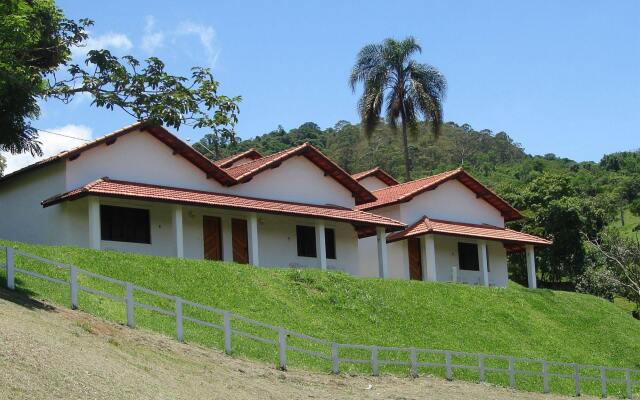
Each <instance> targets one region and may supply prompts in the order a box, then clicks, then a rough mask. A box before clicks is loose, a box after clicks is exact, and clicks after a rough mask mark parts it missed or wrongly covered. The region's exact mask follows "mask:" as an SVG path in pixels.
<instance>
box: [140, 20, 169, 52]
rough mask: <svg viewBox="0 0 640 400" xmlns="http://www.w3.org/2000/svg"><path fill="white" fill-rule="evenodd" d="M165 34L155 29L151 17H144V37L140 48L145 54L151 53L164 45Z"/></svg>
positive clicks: (154, 21) (154, 22) (154, 23)
mask: <svg viewBox="0 0 640 400" xmlns="http://www.w3.org/2000/svg"><path fill="white" fill-rule="evenodd" d="M164 39H165V34H164V32H162V31H159V30H157V29H156V18H155V17H154V16H153V15H147V16H146V17H145V25H144V36H142V44H141V45H140V47H141V48H142V50H144V51H146V52H147V53H153V52H154V51H155V50H156V49H157V48H159V47H162V46H163V45H164Z"/></svg>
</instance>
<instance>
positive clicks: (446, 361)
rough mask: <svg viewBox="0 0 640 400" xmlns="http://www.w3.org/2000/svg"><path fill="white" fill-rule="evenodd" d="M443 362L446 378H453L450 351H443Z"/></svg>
mask: <svg viewBox="0 0 640 400" xmlns="http://www.w3.org/2000/svg"><path fill="white" fill-rule="evenodd" d="M444 364H445V367H446V368H447V380H448V381H450V380H453V368H452V367H451V352H450V351H445V352H444Z"/></svg>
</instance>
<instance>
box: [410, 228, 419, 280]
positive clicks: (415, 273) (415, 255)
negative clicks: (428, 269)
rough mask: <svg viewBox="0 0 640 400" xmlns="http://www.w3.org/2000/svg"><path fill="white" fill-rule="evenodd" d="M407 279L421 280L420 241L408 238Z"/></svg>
mask: <svg viewBox="0 0 640 400" xmlns="http://www.w3.org/2000/svg"><path fill="white" fill-rule="evenodd" d="M407 245H408V247H409V278H410V279H416V280H419V281H421V280H422V255H421V251H420V239H419V238H409V239H408V243H407Z"/></svg>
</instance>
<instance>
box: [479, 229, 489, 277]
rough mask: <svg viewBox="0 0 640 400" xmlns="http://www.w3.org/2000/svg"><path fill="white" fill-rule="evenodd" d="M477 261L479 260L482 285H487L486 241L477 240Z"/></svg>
mask: <svg viewBox="0 0 640 400" xmlns="http://www.w3.org/2000/svg"><path fill="white" fill-rule="evenodd" d="M478 261H480V282H481V283H482V286H489V261H488V260H487V242H485V241H484V240H481V241H479V242H478Z"/></svg>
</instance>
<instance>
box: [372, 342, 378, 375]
mask: <svg viewBox="0 0 640 400" xmlns="http://www.w3.org/2000/svg"><path fill="white" fill-rule="evenodd" d="M371 375H373V376H378V375H380V365H379V364H378V347H377V346H371Z"/></svg>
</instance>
